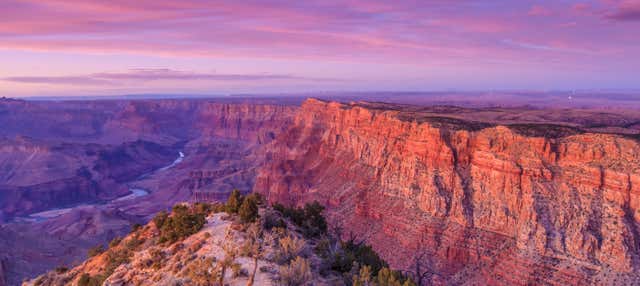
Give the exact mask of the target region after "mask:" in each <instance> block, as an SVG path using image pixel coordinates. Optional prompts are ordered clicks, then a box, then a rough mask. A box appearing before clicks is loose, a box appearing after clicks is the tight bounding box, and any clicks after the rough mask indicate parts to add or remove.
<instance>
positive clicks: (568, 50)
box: [502, 39, 597, 55]
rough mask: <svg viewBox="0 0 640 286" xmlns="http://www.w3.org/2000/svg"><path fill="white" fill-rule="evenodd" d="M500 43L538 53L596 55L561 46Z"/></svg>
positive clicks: (592, 52) (588, 51)
mask: <svg viewBox="0 0 640 286" xmlns="http://www.w3.org/2000/svg"><path fill="white" fill-rule="evenodd" d="M502 43H504V44H506V45H508V46H511V47H516V48H522V49H529V50H538V51H547V52H561V53H575V54H585V55H594V54H597V52H596V51H590V50H584V49H578V48H571V47H561V46H553V45H546V44H534V43H527V42H519V41H514V40H511V39H505V40H502Z"/></svg>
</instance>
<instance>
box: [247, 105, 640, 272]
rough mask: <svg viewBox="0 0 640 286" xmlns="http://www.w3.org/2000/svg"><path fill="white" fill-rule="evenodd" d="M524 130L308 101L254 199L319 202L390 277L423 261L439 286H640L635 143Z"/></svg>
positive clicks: (639, 153) (272, 150) (273, 151)
mask: <svg viewBox="0 0 640 286" xmlns="http://www.w3.org/2000/svg"><path fill="white" fill-rule="evenodd" d="M522 128H541V127H539V126H538V127H536V126H535V125H529V126H518V128H509V127H505V126H499V125H498V126H484V125H477V124H472V123H468V122H464V121H455V122H451V121H450V120H449V121H447V122H446V124H442V119H441V118H428V117H427V118H422V120H420V123H418V121H416V120H408V119H407V117H405V116H404V114H402V113H401V111H397V110H385V109H371V108H366V107H362V106H360V105H358V104H340V103H334V102H324V101H319V100H314V99H310V100H307V101H306V102H305V103H304V104H303V105H302V108H301V110H300V111H299V112H298V114H297V116H296V118H295V121H294V123H293V124H292V126H291V127H290V128H289V129H288V130H287V131H286V132H284V133H283V134H281V135H280V136H278V137H277V138H276V140H275V141H274V142H273V143H272V144H271V145H270V147H269V152H267V155H266V156H267V159H268V162H269V163H267V164H266V165H265V166H264V167H263V168H262V169H261V170H260V172H259V174H258V177H257V179H256V185H255V187H254V190H255V191H257V192H260V193H263V194H265V195H266V196H267V198H268V199H269V200H270V201H272V202H275V201H278V202H284V203H289V204H300V203H303V202H307V201H311V200H319V201H320V202H322V203H324V204H325V205H327V206H328V207H329V208H328V209H329V216H330V219H331V221H332V222H333V223H334V224H339V225H341V226H342V227H343V228H344V230H346V231H347V232H345V233H348V232H354V233H356V234H358V235H359V236H361V237H363V238H366V239H367V240H368V241H369V243H371V244H372V245H373V246H374V248H376V249H377V250H378V251H379V252H381V253H383V255H384V256H385V258H386V259H388V260H390V261H391V262H392V265H393V266H395V267H403V268H408V267H410V266H411V265H412V264H413V263H414V262H415V259H413V256H415V254H416V253H420V252H427V253H429V256H430V257H432V258H433V259H432V260H431V261H429V263H428V264H429V265H430V267H431V268H432V269H433V270H434V272H435V273H436V275H433V276H431V279H432V282H434V283H437V284H444V283H450V284H456V283H474V281H475V282H478V283H491V284H504V285H509V284H510V285H513V284H516V285H525V284H528V283H551V284H560V285H562V284H578V285H579V284H587V283H604V284H609V283H630V281H631V282H633V281H635V282H637V281H636V280H633V279H634V278H635V277H636V276H635V275H634V272H635V271H637V270H638V268H640V263H639V261H638V259H639V258H640V256H639V254H640V251H639V247H640V231H639V225H638V221H639V220H640V144H638V142H637V141H634V140H631V139H625V138H623V137H621V136H617V135H607V134H595V133H584V134H580V132H577V133H572V134H573V135H571V134H556V133H554V134H556V136H548V137H535V136H532V135H536V134H539V132H523V130H522ZM542 128H546V127H542ZM524 131H528V130H524ZM543 131H544V130H543ZM541 134H545V132H542V133H541ZM403 254H404V255H403ZM514 270H516V271H514ZM625 279H626V280H625ZM456 281H457V282H456Z"/></svg>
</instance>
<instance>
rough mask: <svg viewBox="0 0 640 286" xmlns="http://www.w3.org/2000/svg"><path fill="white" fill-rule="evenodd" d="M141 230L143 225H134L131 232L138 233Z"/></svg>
mask: <svg viewBox="0 0 640 286" xmlns="http://www.w3.org/2000/svg"><path fill="white" fill-rule="evenodd" d="M141 228H142V225H141V224H139V223H134V224H133V225H132V226H131V232H136V231H138V230H140V229H141Z"/></svg>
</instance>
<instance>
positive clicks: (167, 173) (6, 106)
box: [0, 99, 296, 285]
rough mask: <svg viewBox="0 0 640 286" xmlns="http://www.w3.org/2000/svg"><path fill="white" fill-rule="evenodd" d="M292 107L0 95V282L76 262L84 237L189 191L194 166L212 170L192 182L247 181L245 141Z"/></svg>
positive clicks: (251, 149) (134, 219) (212, 185)
mask: <svg viewBox="0 0 640 286" xmlns="http://www.w3.org/2000/svg"><path fill="white" fill-rule="evenodd" d="M295 109H296V107H295V106H292V105H289V104H274V103H272V102H269V101H267V100H263V101H260V100H256V101H252V102H250V103H247V102H246V101H245V100H171V99H166V100H104V101H24V100H13V99H5V100H0V125H1V126H3V128H0V138H2V139H1V140H0V141H1V142H2V145H0V170H2V172H0V174H1V175H0V223H1V224H0V229H1V231H0V262H1V265H2V267H0V270H1V271H0V277H2V280H0V285H2V284H4V283H6V284H8V285H17V284H18V283H19V282H20V281H21V280H22V279H23V278H29V277H33V276H35V275H36V274H39V273H42V272H44V271H46V270H49V269H52V268H54V267H57V266H60V265H75V264H77V263H78V262H80V261H82V260H83V259H84V258H85V257H86V250H87V249H88V248H90V247H92V246H95V245H96V244H100V243H104V242H106V241H109V240H111V239H112V238H114V237H116V236H121V235H123V234H126V233H128V232H129V230H130V229H131V227H132V226H133V225H135V224H143V223H146V222H147V221H148V220H149V219H150V218H151V217H152V216H153V215H154V214H155V213H157V212H158V211H161V210H166V209H168V208H170V207H171V206H172V205H173V204H175V203H176V202H180V201H189V200H191V196H192V193H193V192H195V191H196V189H194V185H193V180H192V178H191V177H190V175H189V174H190V173H192V172H202V171H203V170H205V171H209V172H213V173H215V174H218V175H216V176H213V177H211V178H210V179H209V180H208V181H207V182H205V183H203V184H201V185H199V186H198V191H205V192H209V193H216V192H227V191H228V190H230V189H240V190H243V191H244V192H249V191H250V190H251V188H252V183H253V181H252V180H253V177H254V173H255V168H256V166H257V165H259V164H260V160H261V159H260V157H259V156H257V155H256V153H257V152H256V151H255V150H256V149H257V148H258V147H259V146H260V145H263V144H265V143H267V142H269V141H270V140H271V139H272V138H274V136H275V135H274V134H275V133H277V132H280V130H282V129H283V128H285V126H288V124H289V121H290V120H291V118H292V116H293V114H294V113H295V112H294V110H295ZM174 162H176V163H175V164H174ZM136 190H138V191H136ZM139 190H142V191H143V192H146V193H145V195H136V192H137V194H141V192H140V191H139Z"/></svg>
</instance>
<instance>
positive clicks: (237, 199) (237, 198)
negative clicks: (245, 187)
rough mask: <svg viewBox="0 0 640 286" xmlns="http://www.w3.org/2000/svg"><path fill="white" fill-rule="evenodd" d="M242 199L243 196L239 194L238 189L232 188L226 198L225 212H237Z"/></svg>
mask: <svg viewBox="0 0 640 286" xmlns="http://www.w3.org/2000/svg"><path fill="white" fill-rule="evenodd" d="M243 199H244V198H243V197H242V194H240V191H238V190H233V191H232V192H231V195H230V196H229V199H227V204H226V208H227V212H228V213H230V214H231V213H233V214H235V213H238V210H240V206H241V205H242V201H243Z"/></svg>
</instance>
